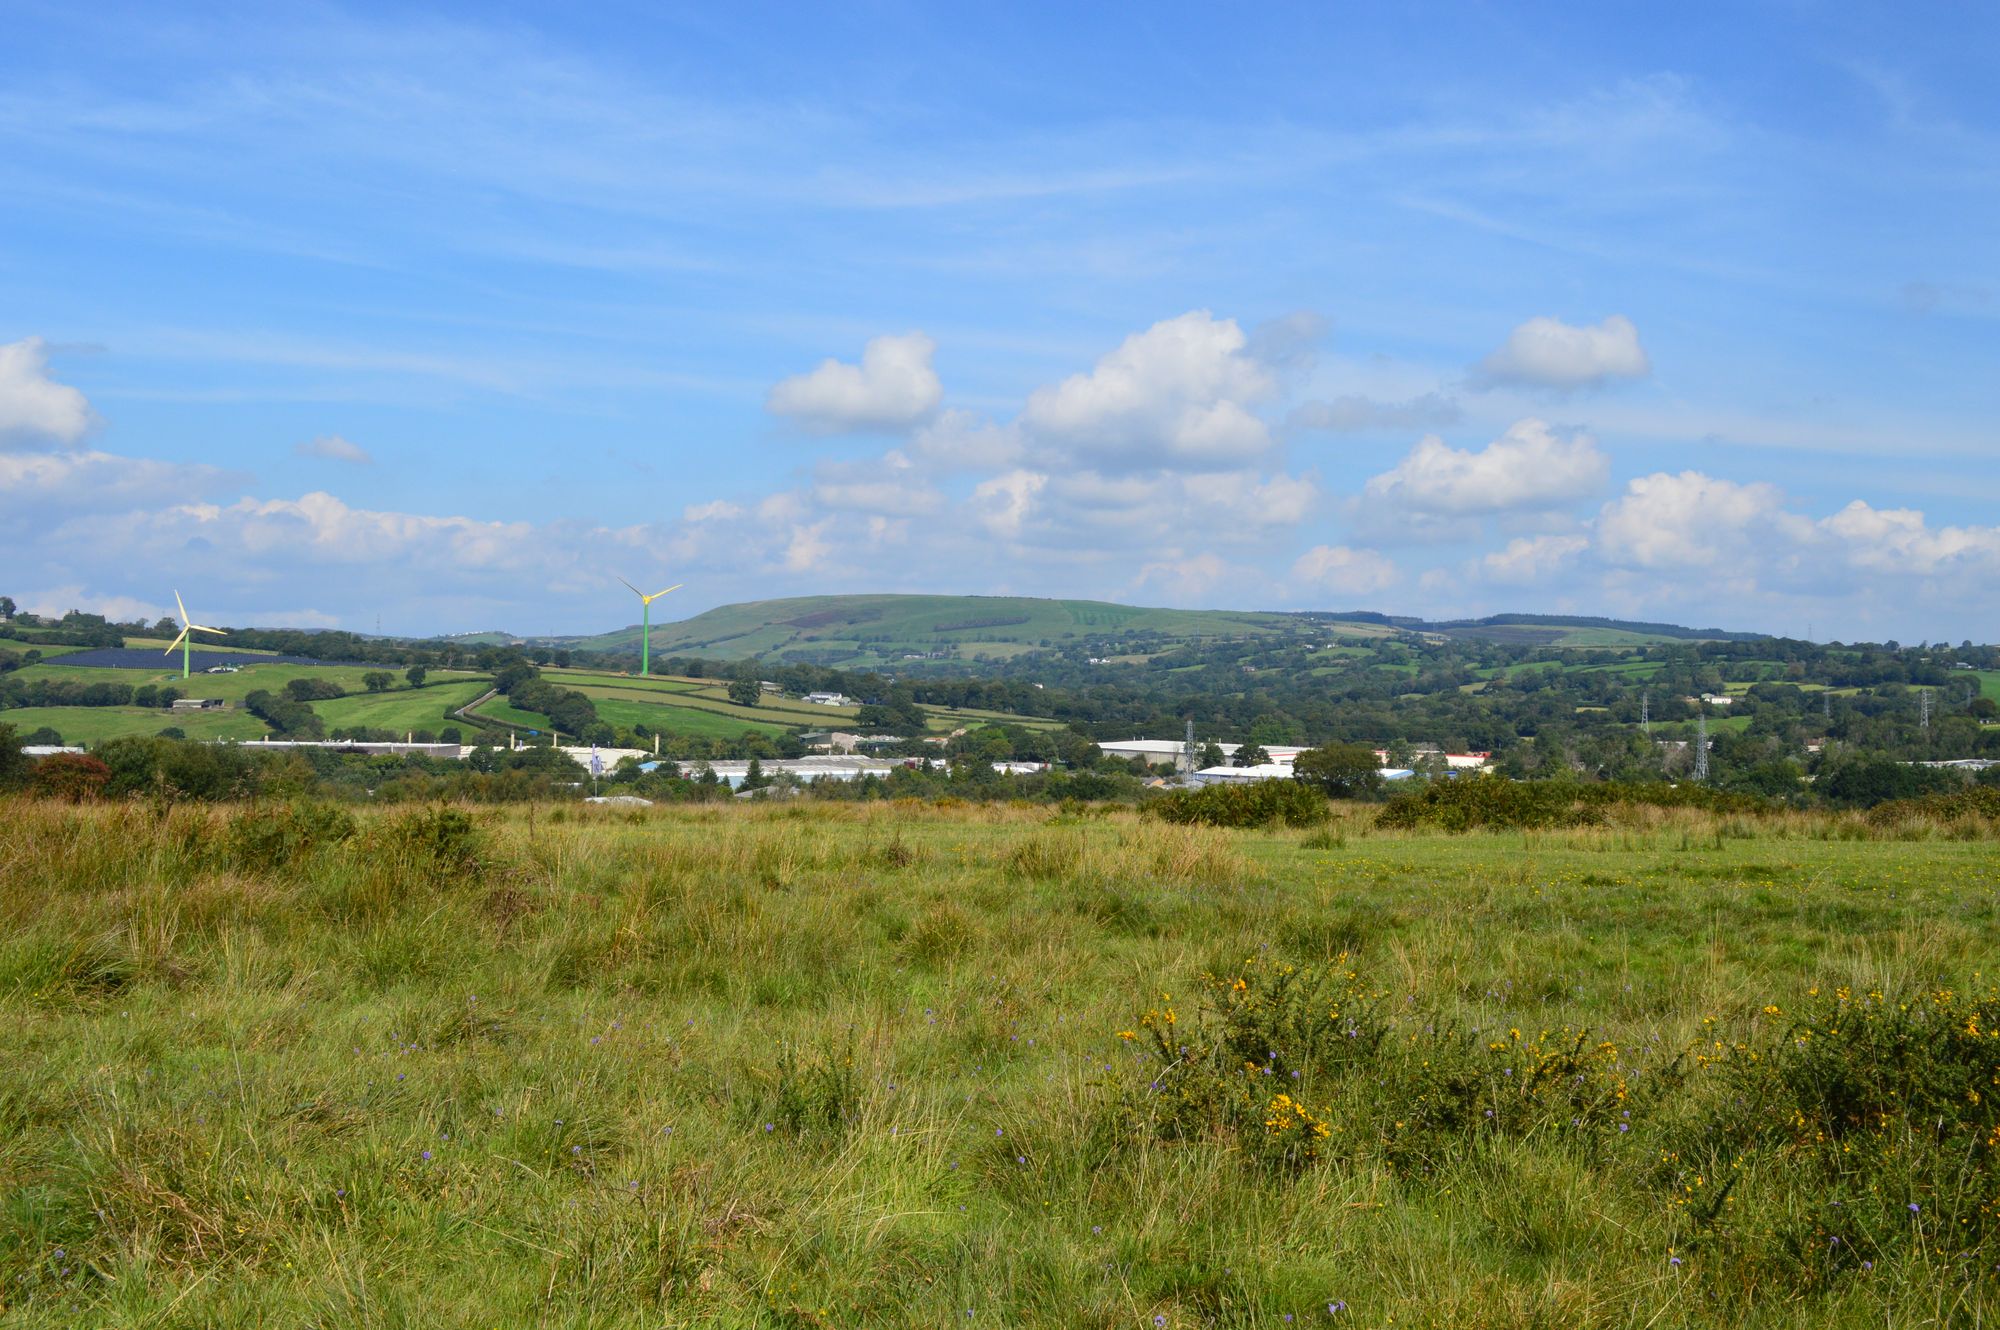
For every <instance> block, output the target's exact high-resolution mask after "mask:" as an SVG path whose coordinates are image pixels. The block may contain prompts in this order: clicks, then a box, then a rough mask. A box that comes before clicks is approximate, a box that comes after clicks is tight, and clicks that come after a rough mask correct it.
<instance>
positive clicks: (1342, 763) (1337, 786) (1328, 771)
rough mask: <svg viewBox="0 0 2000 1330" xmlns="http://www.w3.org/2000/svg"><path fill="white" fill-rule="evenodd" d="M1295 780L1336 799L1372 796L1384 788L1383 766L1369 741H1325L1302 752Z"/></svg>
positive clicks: (1297, 761) (1294, 772)
mask: <svg viewBox="0 0 2000 1330" xmlns="http://www.w3.org/2000/svg"><path fill="white" fill-rule="evenodd" d="M1292 779H1294V780H1302V781H1305V782H1306V783H1307V784H1309V785H1316V786H1318V787H1319V788H1320V789H1321V790H1323V791H1325V792H1326V794H1327V796H1328V797H1329V798H1334V799H1372V798H1374V797H1375V796H1376V795H1377V794H1379V793H1380V792H1381V789H1382V768H1381V767H1380V766H1378V765H1377V764H1376V761H1375V750H1374V749H1372V748H1370V747H1368V745H1366V744H1344V743H1330V744H1323V745H1321V746H1320V747H1318V748H1311V749H1307V750H1306V751H1305V752H1303V753H1300V754H1299V756H1298V759H1297V760H1296V761H1295V762H1294V763H1293V764H1292Z"/></svg>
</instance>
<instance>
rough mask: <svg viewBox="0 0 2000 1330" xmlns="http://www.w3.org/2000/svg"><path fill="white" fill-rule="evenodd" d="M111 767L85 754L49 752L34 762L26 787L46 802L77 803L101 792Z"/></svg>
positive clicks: (107, 781)
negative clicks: (62, 800)
mask: <svg viewBox="0 0 2000 1330" xmlns="http://www.w3.org/2000/svg"><path fill="white" fill-rule="evenodd" d="M110 781H111V768H110V767H107V766H105V765H104V763H102V762H100V761H98V760H97V759H96V758H94V757H91V756H89V755H88V754H85V753H51V754H50V755H49V756H47V757H45V758H43V759H42V760H41V761H39V762H37V763H35V766H34V770H33V771H32V772H31V773H30V774H29V776H28V788H29V790H31V791H32V792H34V793H35V794H39V795H41V796H42V797H43V798H46V799H64V800H67V801H68V802H70V803H73V804H80V803H83V802H84V801H86V800H89V799H95V798H97V797H98V796H99V795H101V794H103V793H104V787H105V786H106V785H107V784H109V783H110Z"/></svg>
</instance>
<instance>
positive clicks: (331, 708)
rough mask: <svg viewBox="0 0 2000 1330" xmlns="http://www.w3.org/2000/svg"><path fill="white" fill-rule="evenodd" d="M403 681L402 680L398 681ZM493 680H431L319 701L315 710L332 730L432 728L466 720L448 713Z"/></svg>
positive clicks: (485, 687)
mask: <svg viewBox="0 0 2000 1330" xmlns="http://www.w3.org/2000/svg"><path fill="white" fill-rule="evenodd" d="M398 682H399V684H400V680H399V681H398ZM491 686H492V685H491V683H490V682H489V681H488V680H487V679H485V678H483V677H482V678H479V679H475V680H469V681H468V680H454V681H450V682H440V683H427V684H426V686H425V687H422V688H405V687H401V686H399V687H396V688H393V689H391V690H390V691H388V692H386V693H359V694H356V695H354V696H352V697H342V698H336V699H333V700H330V701H326V702H315V703H313V704H312V709H313V710H314V711H316V712H318V713H319V716H320V719H321V720H323V721H325V722H326V728H327V729H328V730H329V731H332V730H338V729H347V728H349V727H352V726H357V725H362V726H367V727H368V728H370V729H383V730H404V731H409V730H430V731H432V732H433V733H435V732H436V731H438V730H440V729H443V728H444V727H445V726H447V725H457V726H458V727H459V728H460V729H461V730H462V729H464V728H465V725H464V722H462V721H459V720H457V719H455V718H448V717H447V716H446V715H445V712H447V711H449V710H452V709H453V708H456V707H462V706H464V705H465V704H466V703H468V702H470V701H472V700H473V699H474V698H476V697H478V696H479V695H480V694H481V693H483V692H485V691H486V690H487V689H488V688H489V687H491Z"/></svg>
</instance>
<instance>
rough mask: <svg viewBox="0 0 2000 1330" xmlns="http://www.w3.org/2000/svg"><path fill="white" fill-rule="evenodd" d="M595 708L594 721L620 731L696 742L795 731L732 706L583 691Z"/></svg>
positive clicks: (771, 736)
mask: <svg viewBox="0 0 2000 1330" xmlns="http://www.w3.org/2000/svg"><path fill="white" fill-rule="evenodd" d="M583 691H584V692H586V693H588V694H589V696H590V698H591V700H592V701H593V702H595V703H596V705H597V716H598V719H600V720H603V721H607V722H609V723H610V724H612V725H616V726H618V727H619V728H620V729H624V728H627V727H630V726H635V725H644V726H646V727H647V728H648V729H651V730H653V731H654V732H656V733H660V734H685V735H689V736H692V737H694V738H700V739H735V738H738V737H739V736H741V735H742V734H743V733H744V732H745V731H749V732H752V733H756V734H761V735H764V736H766V737H767V738H776V737H777V736H778V735H780V734H785V733H787V732H789V731H791V730H792V729H795V728H796V725H795V724H794V723H779V724H773V723H771V722H770V721H767V720H763V719H753V718H756V717H761V716H762V715H763V714H764V713H763V712H761V711H758V710H752V709H746V708H743V707H732V708H730V709H729V710H727V711H724V710H722V709H720V708H717V709H714V710H710V709H706V708H699V707H675V706H659V705H656V704H654V703H650V702H643V701H633V700H631V699H630V698H629V697H627V696H621V695H616V694H613V695H611V696H599V694H598V693H597V691H596V690H592V689H585V690H583Z"/></svg>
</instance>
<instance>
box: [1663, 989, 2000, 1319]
mask: <svg viewBox="0 0 2000 1330" xmlns="http://www.w3.org/2000/svg"><path fill="white" fill-rule="evenodd" d="M1765 1015H1766V1016H1767V1017H1768V1018H1769V1020H1768V1024H1767V1025H1766V1026H1765V1027H1764V1029H1763V1030H1761V1031H1760V1032H1758V1033H1756V1034H1752V1035H1746V1036H1739V1037H1738V1038H1736V1039H1733V1040H1725V1039H1723V1038H1722V1037H1720V1036H1714V1037H1711V1038H1710V1039H1709V1040H1707V1041H1706V1044H1705V1046H1703V1047H1699V1048H1698V1049H1697V1050H1696V1052H1695V1057H1696V1060H1697V1061H1698V1062H1699V1063H1701V1064H1702V1065H1703V1066H1704V1067H1705V1068H1706V1069H1707V1075H1708V1077H1709V1078H1710V1079H1712V1080H1713V1081H1714V1082H1715V1084H1714V1087H1713V1089H1714V1092H1713V1093H1711V1094H1710V1095H1709V1096H1707V1098H1706V1102H1705V1104H1704V1106H1703V1108H1702V1109H1701V1111H1700V1112H1699V1113H1697V1114H1696V1115H1694V1116H1693V1117H1691V1118H1690V1119H1689V1120H1688V1121H1687V1122H1686V1123H1685V1124H1683V1125H1682V1126H1681V1127H1680V1128H1679V1129H1678V1130H1677V1131H1675V1132H1673V1133H1671V1135H1670V1137H1669V1142H1668V1148H1667V1149H1665V1150H1663V1151H1662V1153H1661V1158H1660V1164H1659V1168H1658V1170H1657V1172H1658V1175H1659V1177H1660V1180H1661V1181H1662V1182H1663V1183H1664V1185H1665V1186H1666V1188H1667V1189H1668V1191H1669V1192H1670V1193H1671V1195H1672V1204H1673V1205H1674V1206H1676V1207H1677V1208H1678V1209H1679V1210H1680V1211H1681V1212H1682V1227H1683V1231H1684V1235H1685V1240H1686V1242H1687V1244H1688V1245H1689V1246H1690V1248H1695V1249H1698V1248H1700V1247H1702V1246H1704V1245H1705V1246H1708V1247H1712V1248H1714V1249H1716V1250H1717V1251H1719V1252H1721V1253H1724V1254H1726V1255H1727V1256H1728V1257H1729V1258H1730V1259H1731V1260H1732V1261H1734V1262H1735V1263H1737V1264H1739V1265H1741V1266H1743V1267H1745V1268H1746V1269H1748V1270H1750V1271H1753V1272H1755V1273H1756V1274H1758V1275H1760V1276H1764V1277H1774V1278H1777V1279H1780V1280H1782V1281H1784V1282H1787V1283H1791V1284H1794V1285H1802V1286H1807V1287H1811V1286H1817V1285H1820V1284H1824V1283H1826V1282H1828V1281H1830V1280H1832V1279H1834V1278H1836V1277H1838V1276H1840V1275H1843V1274H1852V1273H1855V1272H1857V1271H1859V1270H1861V1269H1862V1268H1863V1267H1864V1265H1865V1266H1867V1267H1869V1268H1872V1267H1873V1266H1874V1265H1876V1264H1879V1263H1882V1262H1886V1261H1892V1260H1897V1259H1900V1258H1903V1257H1905V1256H1907V1255H1908V1254H1911V1253H1913V1252H1916V1251H1919V1250H1935V1251H1938V1252H1943V1253H1948V1254H1950V1255H1951V1256H1953V1257H1954V1258H1955V1261H1956V1263H1957V1264H1958V1265H1960V1266H1961V1267H1962V1268H1963V1270H1964V1271H1965V1272H1966V1273H1967V1275H1968V1277H1970V1278H1973V1279H1981V1280H1985V1279H1991V1278H1992V1277H1993V1275H1994V1273H1995V1262H1996V1260H2000V989H1995V988H1993V987H1987V988H1986V989H1985V990H1984V991H1982V992H1979V993H1976V994H1967V993H1963V992H1960V991H1958V990H1956V989H1951V988H1938V989H1933V990H1931V991H1929V992H1925V993H1909V994H1887V993H1884V992H1882V991H1880V990H1875V991H1871V992H1867V993H1856V992H1854V991H1853V990H1851V989H1848V988H1838V989H1835V990H1834V991H1832V992H1824V991H1822V990H1820V989H1817V988H1815V989H1813V990H1811V991H1810V992H1809V993H1808V994H1807V995H1806V999H1805V1001H1804V1002H1803V1003H1802V1004H1801V1005H1800V1006H1799V1007H1798V1008H1797V1009H1796V1010H1795V1011H1790V1012H1787V1011H1784V1010H1782V1009H1781V1008H1780V1007H1778V1006H1777V1005H1775V1004H1774V1005H1772V1006H1769V1007H1767V1008H1765Z"/></svg>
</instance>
